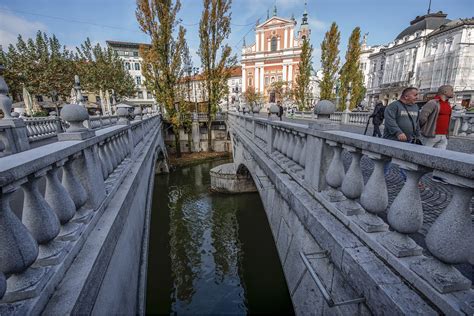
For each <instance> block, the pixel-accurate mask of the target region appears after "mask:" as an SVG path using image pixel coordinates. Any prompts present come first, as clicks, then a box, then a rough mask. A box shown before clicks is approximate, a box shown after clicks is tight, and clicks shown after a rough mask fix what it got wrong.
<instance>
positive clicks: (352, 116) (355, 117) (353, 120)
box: [349, 112, 371, 125]
mask: <svg viewBox="0 0 474 316" xmlns="http://www.w3.org/2000/svg"><path fill="white" fill-rule="evenodd" d="M370 114H371V113H369V112H351V113H349V123H350V124H359V125H365V124H367V121H368V120H369V116H370Z"/></svg>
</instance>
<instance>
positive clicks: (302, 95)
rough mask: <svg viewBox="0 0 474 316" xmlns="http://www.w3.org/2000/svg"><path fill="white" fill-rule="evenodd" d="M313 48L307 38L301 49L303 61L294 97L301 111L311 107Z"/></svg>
mask: <svg viewBox="0 0 474 316" xmlns="http://www.w3.org/2000/svg"><path fill="white" fill-rule="evenodd" d="M312 53H313V46H312V45H311V44H310V43H309V40H308V39H306V37H305V38H304V39H303V46H302V47H301V57H300V58H301V59H300V62H299V64H298V76H297V77H296V85H295V87H294V95H295V99H296V102H297V104H298V109H299V110H300V111H302V110H304V109H306V108H308V107H309V104H308V100H309V82H310V80H311V71H312V70H313V67H312V65H311V55H312Z"/></svg>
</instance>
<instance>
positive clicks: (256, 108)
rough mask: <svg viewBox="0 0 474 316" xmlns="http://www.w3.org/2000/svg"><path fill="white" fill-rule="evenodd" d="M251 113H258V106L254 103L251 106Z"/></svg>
mask: <svg viewBox="0 0 474 316" xmlns="http://www.w3.org/2000/svg"><path fill="white" fill-rule="evenodd" d="M252 113H255V114H258V113H260V106H258V105H256V104H255V105H254V106H253V108H252Z"/></svg>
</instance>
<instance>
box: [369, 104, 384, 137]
mask: <svg viewBox="0 0 474 316" xmlns="http://www.w3.org/2000/svg"><path fill="white" fill-rule="evenodd" d="M384 114H385V106H384V104H383V102H382V101H379V102H378V103H377V104H376V105H375V108H374V111H373V112H372V114H371V115H370V116H369V119H370V118H371V119H372V124H373V125H374V132H373V133H372V136H376V137H382V133H381V132H380V125H382V123H383V120H384Z"/></svg>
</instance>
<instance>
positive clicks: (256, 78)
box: [253, 67, 258, 91]
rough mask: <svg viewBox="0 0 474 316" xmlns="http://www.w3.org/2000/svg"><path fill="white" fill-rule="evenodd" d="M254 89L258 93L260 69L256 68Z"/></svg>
mask: <svg viewBox="0 0 474 316" xmlns="http://www.w3.org/2000/svg"><path fill="white" fill-rule="evenodd" d="M253 81H254V87H255V91H258V90H257V89H258V67H255V76H254V80H253Z"/></svg>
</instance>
